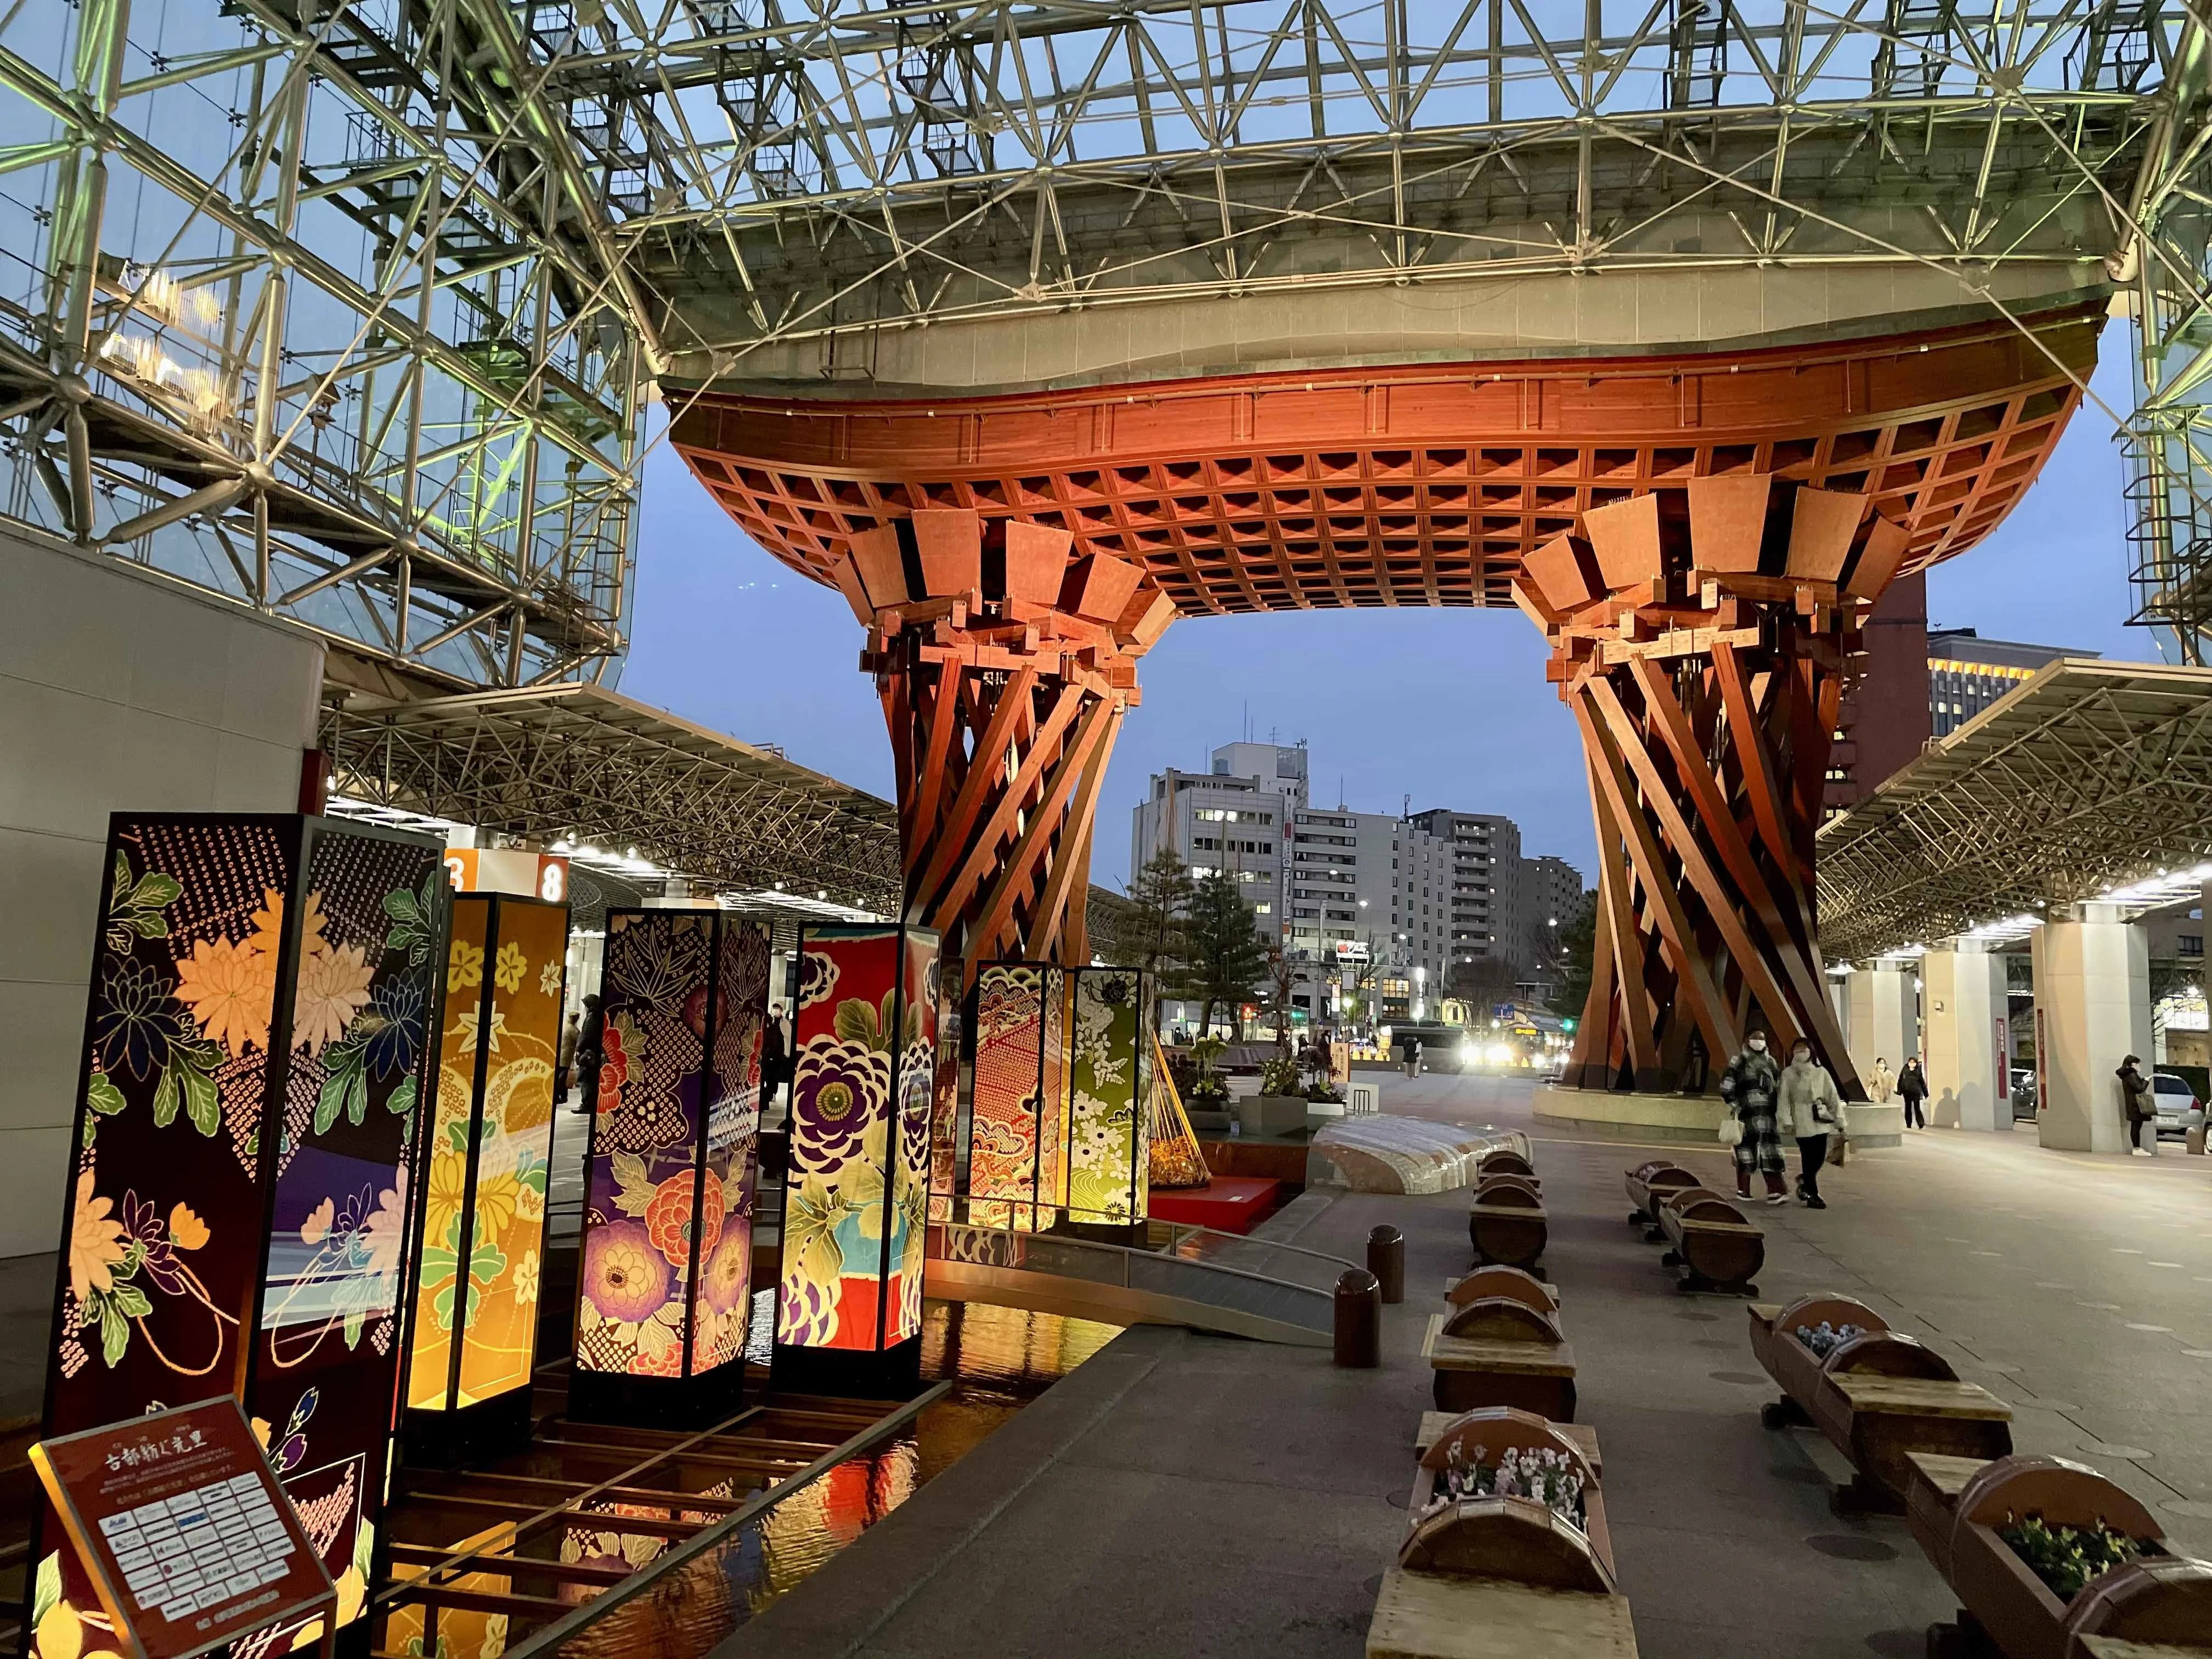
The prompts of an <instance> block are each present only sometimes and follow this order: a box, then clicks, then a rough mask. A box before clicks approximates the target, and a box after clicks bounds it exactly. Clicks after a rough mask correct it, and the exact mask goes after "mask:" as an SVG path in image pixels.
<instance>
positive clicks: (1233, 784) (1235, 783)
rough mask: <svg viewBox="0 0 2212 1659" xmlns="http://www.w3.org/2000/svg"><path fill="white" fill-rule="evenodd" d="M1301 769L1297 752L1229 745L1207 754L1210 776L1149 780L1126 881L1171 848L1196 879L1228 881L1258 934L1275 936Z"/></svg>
mask: <svg viewBox="0 0 2212 1659" xmlns="http://www.w3.org/2000/svg"><path fill="white" fill-rule="evenodd" d="M1305 762H1306V753H1305V750H1304V748H1301V747H1288V746H1278V745H1276V744H1261V743H1232V744H1225V745H1223V746H1222V747H1221V748H1219V749H1217V750H1214V751H1213V755H1212V761H1211V769H1210V770H1208V771H1206V772H1180V771H1176V770H1175V769H1172V768H1170V769H1169V770H1167V771H1165V772H1160V773H1155V774H1154V775H1153V776H1152V789H1151V792H1150V793H1148V794H1147V795H1146V799H1144V800H1142V801H1140V802H1139V803H1138V805H1137V810H1136V812H1135V814H1134V821H1133V824H1132V827H1131V835H1130V842H1129V871H1130V873H1131V875H1132V876H1133V875H1134V874H1135V873H1136V872H1138V871H1139V870H1141V869H1143V868H1144V867H1145V866H1146V864H1147V863H1149V862H1150V861H1151V860H1152V855H1153V854H1155V853H1157V852H1158V851H1159V849H1160V848H1162V847H1164V846H1165V847H1171V848H1174V849H1175V852H1176V855H1177V856H1178V857H1179V858H1181V859H1182V862H1183V865H1184V866H1185V867H1186V868H1188V870H1189V872H1191V874H1192V875H1193V876H1194V877H1199V876H1206V875H1211V874H1212V873H1213V872H1215V871H1217V870H1218V871H1222V872H1225V873H1226V874H1228V875H1229V876H1230V877H1231V878H1233V879H1234V880H1235V881H1236V883H1237V890H1238V891H1239V892H1240V893H1242V894H1243V896H1244V902H1246V903H1247V904H1249V905H1250V906H1251V907H1252V910H1253V913H1254V915H1256V916H1257V917H1258V918H1259V923H1260V927H1261V931H1263V932H1266V933H1271V934H1276V935H1279V934H1280V933H1281V932H1282V929H1283V925H1284V922H1285V910H1284V903H1283V891H1282V874H1283V870H1284V867H1285V860H1284V858H1283V853H1284V851H1285V842H1286V839H1287V837H1288V836H1289V832H1290V823H1291V814H1292V813H1293V812H1295V811H1297V809H1298V807H1299V806H1301V805H1304V801H1305V794H1306V765H1305ZM1242 768H1249V770H1243V769H1242Z"/></svg>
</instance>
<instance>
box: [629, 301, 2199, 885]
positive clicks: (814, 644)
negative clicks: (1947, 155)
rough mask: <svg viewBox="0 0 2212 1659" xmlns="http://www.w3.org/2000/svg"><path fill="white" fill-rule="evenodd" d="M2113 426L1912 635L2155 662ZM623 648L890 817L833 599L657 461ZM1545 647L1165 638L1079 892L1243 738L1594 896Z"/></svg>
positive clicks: (639, 689) (1352, 621)
mask: <svg viewBox="0 0 2212 1659" xmlns="http://www.w3.org/2000/svg"><path fill="white" fill-rule="evenodd" d="M2126 351H2127V337H2126V335H2125V334H2124V332H2123V331H2122V330H2121V329H2120V328H2118V327H2116V328H2113V329H2112V330H2110V331H2108V332H2107V333H2106V337H2105V358H2106V362H2105V363H2104V365H2103V366H2102V367H2101V368H2100V370H2099V372H2098V375H2097V378H2096V380H2095V381H2094V383H2093V386H2094V390H2095V391H2096V392H2098V393H2099V394H2100V396H2101V397H2102V398H2104V400H2105V401H2106V403H2107V404H2111V405H2112V407H2114V408H2117V409H2124V408H2125V407H2126V406H2127V405H2128V404H2129V402H2130V386H2129V374H2128V365H2127V362H2126ZM2123 483H2124V467H2123V463H2122V458H2121V455H2120V453H2119V450H2118V447H2117V446H2116V445H2115V444H2114V442H2113V441H2112V423H2111V422H2110V420H2109V419H2108V418H2107V417H2106V416H2105V415H2104V414H2103V413H2102V412H2101V411H2100V410H2098V409H2097V408H2095V407H2094V406H2093V405H2085V406H2084V407H2083V409H2082V410H2081V413H2080V414H2079V415H2077V416H2075V421H2074V422H2073V425H2072V426H2071V427H2070V428H2069V430H2068V431H2067V434H2066V435H2065V438H2064V439H2063V441H2062V442H2061V443H2060V445H2059V447H2058V450H2057V453H2056V455H2054V456H2053V458H2052V459H2051V465H2049V466H2048V467H2046V468H2045V471H2044V474H2043V477H2042V478H2041V480H2040V481H2039V483H2037V485H2036V487H2035V488H2034V489H2033V490H2032V491H2031V492H2030V493H2029V495H2027V499H2026V501H2024V502H2023V503H2022V504H2021V506H2020V507H2018V508H2016V509H2015V511H2014V513H2012V515H2011V516H2010V517H2009V518H2008V519H2007V520H2005V522H2004V523H2003V524H2002V526H1999V527H1998V529H1997V531H1996V533H1995V534H1993V535H1991V536H1990V538H1988V539H1987V540H1985V541H1984V543H1983V544H1981V545H1980V546H1979V547H1978V548H1976V549H1975V550H1973V551H1972V552H1971V553H1968V554H1966V555H1964V556H1961V557H1960V558H1957V559H1954V560H1952V561H1951V562H1948V563H1947V564H1944V565H1942V566H1940V567H1939V568H1937V569H1936V571H1935V572H1933V573H1932V574H1931V575H1930V577H1929V598H1928V610H1929V623H1930V625H1931V626H1935V625H1946V626H1954V627H1971V628H1975V629H1979V630H1980V631H1981V632H1982V633H1983V634H1984V635H1988V636H1990V637H1994V638H2001V639H2014V640H2027V641H2035V642H2038V643H2046V644H2052V645H2063V646H2069V647H2075V648H2077V649H2082V650H2088V651H2099V652H2102V653H2104V654H2106V656H2114V657H2133V658H2142V657H2150V656H2153V655H2154V654H2155V653H2154V648H2153V647H2152V644H2151V640H2150V636H2149V635H2148V634H2147V633H2146V632H2144V631H2143V630H2142V629H2136V628H2130V627H2128V626H2127V625H2126V617H2127V616H2128V613H2129V611H2130V609H2131V605H2130V592H2129V587H2128V580H2127V572H2128V560H2127V541H2126V502H2125V500H2124V495H2123V494H2122V489H2123ZM631 637H632V644H631V648H630V657H629V665H628V666H627V667H626V668H625V670H624V671H623V679H622V690H623V691H624V692H625V693H626V694H628V695H629V696H633V697H636V698H639V699H641V701H643V702H649V703H654V704H658V705H659V706H660V707H662V708H668V709H670V710H671V711H673V712H674V713H676V714H680V715H682V716H684V718H685V719H687V720H695V721H697V722H699V723H700V724H702V725H705V726H713V727H714V728H715V729H716V730H718V731H723V732H729V733H731V734H732V736H735V737H738V738H744V739H745V740H747V741H748V742H753V743H769V744H781V746H782V748H783V749H784V750H785V751H786V752H787V754H788V755H789V756H790V757H791V758H792V759H793V760H794V761H797V762H799V763H800V764H801V765H805V766H810V767H812V768H814V769H817V770H818V771H822V772H826V773H829V775H832V776H834V777H837V778H842V779H843V780H844V781H847V782H848V783H852V784H856V785H858V786H859V787H861V788H864V789H867V790H870V791H872V792H873V793H877V794H879V795H883V796H885V797H889V795H890V793H891V788H892V784H891V765H890V748H889V746H888V744H887V742H886V739H885V738H884V723H883V712H882V708H881V706H880V705H879V704H878V702H877V701H876V697H875V692H874V684H873V682H872V680H871V679H870V678H868V677H866V676H865V675H863V674H861V673H860V671H859V658H860V641H861V634H860V629H859V627H858V626H857V625H856V624H855V623H854V620H853V614H852V612H851V611H849V610H848V608H847V606H846V604H845V601H844V600H843V599H842V598H841V597H839V595H838V594H837V593H836V592H835V591H834V590H832V589H829V588H825V587H819V586H816V585H815V584H813V583H812V582H810V581H808V580H805V578H803V577H800V576H798V575H795V574H793V573H792V572H791V571H789V570H788V569H787V568H785V567H784V566H782V565H781V564H779V563H778V562H776V561H775V560H774V559H772V558H770V557H769V556H768V555H767V554H766V553H765V552H763V551H762V550H761V549H760V548H759V546H758V545H757V544H755V543H754V542H752V541H751V540H750V538H747V537H746V536H745V535H744V533H743V532H740V531H739V530H738V528H737V526H735V525H733V524H732V523H731V522H730V520H728V519H727V518H726V517H725V516H724V514H723V513H722V511H721V509H720V507H718V506H716V505H715V503H714V501H713V500H712V499H711V498H710V497H709V496H708V495H707V493H706V491H705V490H704V489H702V488H700V486H699V485H698V484H697V483H696V482H695V481H694V480H693V479H692V477H690V474H689V473H688V472H687V471H685V469H684V465H683V463H682V462H681V461H679V460H678V459H677V458H676V457H675V455H674V454H673V453H671V451H670V450H669V449H668V447H666V446H665V444H663V445H661V446H659V447H658V448H656V450H655V451H654V453H653V455H652V456H651V458H650V459H648V461H647V465H646V486H645V511H644V520H643V530H642V534H641V538H640V541H639V550H638V574H637V594H636V604H635V611H634V612H633V625H632V636H631ZM1544 659H1545V650H1544V646H1543V643H1542V641H1541V639H1540V638H1539V637H1538V635H1537V634H1536V631H1535V629H1533V628H1532V627H1530V626H1529V624H1528V622H1527V620H1526V619H1525V618H1523V617H1522V616H1521V614H1520V613H1519V612H1518V611H1303V612H1297V613H1295V614H1288V615H1282V616H1269V617H1208V618H1202V619H1198V620H1191V621H1183V622H1178V623H1176V624H1175V625H1174V626H1173V627H1171V628H1170V629H1168V632H1167V635H1166V637H1165V638H1164V639H1163V640H1162V641H1160V643H1159V644H1158V646H1157V647H1154V649H1153V650H1152V653H1151V654H1150V655H1148V656H1147V657H1146V658H1145V659H1144V660H1143V662H1142V663H1141V664H1140V665H1139V670H1138V673H1139V680H1140V681H1141V683H1142V684H1143V687H1144V702H1143V704H1142V706H1141V707H1139V708H1135V709H1133V710H1131V711H1130V714H1129V717H1128V719H1127V720H1126V721H1125V722H1124V723H1123V726H1122V729H1121V740H1120V743H1119V744H1118V745H1117V746H1116V748H1115V755H1114V760H1113V764H1112V766H1111V767H1110V768H1109V770H1108V772H1107V775H1106V784H1105V789H1104V793H1103V796H1102V797H1101V799H1100V804H1099V824H1098V836H1097V851H1096V854H1095V855H1094V858H1093V863H1092V869H1091V876H1092V879H1094V880H1096V881H1098V882H1100V883H1102V884H1104V885H1106V886H1109V887H1119V886H1120V885H1121V883H1122V881H1123V880H1124V879H1125V878H1126V877H1127V871H1128V861H1129V818H1130V809H1131V808H1132V807H1133V806H1134V805H1136V803H1137V802H1138V801H1139V799H1142V797H1143V795H1144V792H1145V788H1146V780H1147V779H1148V778H1149V777H1150V775H1152V773H1154V772H1156V771H1158V770H1161V769H1164V768H1165V767H1169V766H1180V767H1182V768H1184V769H1187V770H1196V771H1203V770H1204V769H1206V755H1207V753H1208V751H1209V750H1212V747H1213V746H1214V745H1215V744H1222V743H1229V742H1233V741H1235V740H1236V739H1237V738H1238V737H1239V736H1241V735H1243V734H1244V732H1245V730H1246V725H1247V721H1248V719H1249V731H1250V735H1252V736H1253V737H1255V738H1259V739H1261V740H1266V739H1267V738H1270V737H1272V738H1274V739H1275V740H1276V741H1279V742H1283V743H1289V742H1293V741H1295V740H1297V739H1298V738H1304V739H1305V740H1306V742H1307V744H1309V746H1310V752H1311V757H1312V777H1313V785H1312V787H1313V797H1314V800H1315V803H1316V805H1336V804H1337V803H1338V802H1339V800H1341V801H1342V802H1343V803H1344V804H1345V805H1349V806H1352V807H1355V808H1358V809H1359V810H1361V811H1375V812H1396V811H1401V810H1402V809H1403V808H1404V806H1405V805H1407V800H1406V798H1407V796H1409V795H1410V796H1411V797H1412V806H1413V810H1414V811H1421V810H1423V809H1424V808H1426V807H1431V806H1449V807H1454V808H1456V809H1458V810H1460V811H1472V812H1503V813H1504V814H1505V815H1506V816H1508V817H1511V818H1513V819H1515V820H1516V821H1517V822H1518V823H1519V824H1520V825H1521V833H1522V850H1523V851H1524V852H1526V853H1528V854H1538V853H1556V854H1559V855H1560V856H1561V857H1564V858H1565V859H1567V860H1570V861H1571V862H1572V863H1573V864H1574V865H1576V866H1577V867H1578V868H1579V869H1580V870H1581V871H1582V872H1583V877H1584V878H1585V880H1594V878H1595V877H1594V872H1595V839H1594V836H1593V834H1592V831H1591V828H1590V816H1589V790H1588V787H1587V786H1586V784H1585V782H1584V780H1583V769H1582V765H1581V760H1580V746H1579V744H1578V743H1577V739H1576V737H1575V732H1574V726H1573V722H1572V720H1571V719H1570V718H1569V717H1568V715H1567V713H1566V711H1565V708H1563V707H1562V706H1561V705H1560V703H1559V699H1558V697H1557V696H1556V694H1555V693H1554V692H1553V690H1552V688H1550V687H1548V686H1547V685H1546V684H1545V683H1544Z"/></svg>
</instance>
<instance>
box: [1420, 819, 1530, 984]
mask: <svg viewBox="0 0 2212 1659" xmlns="http://www.w3.org/2000/svg"><path fill="white" fill-rule="evenodd" d="M1412 822H1413V823H1414V824H1416V825H1417V826H1419V828H1420V829H1425V830H1426V831H1427V832H1428V833H1429V834H1430V835H1431V836H1435V837H1437V839H1438V840H1440V841H1443V842H1445V843H1446V844H1447V845H1449V847H1450V848H1451V849H1452V870H1451V901H1450V902H1451V915H1450V922H1451V936H1450V938H1449V939H1448V940H1447V941H1446V942H1445V943H1446V946H1447V952H1448V954H1447V958H1446V963H1445V967H1446V969H1447V974H1448V975H1449V969H1451V968H1454V967H1457V966H1461V965H1463V964H1467V963H1472V962H1473V961H1474V959H1475V958H1476V957H1481V956H1502V957H1505V958H1506V959H1507V960H1508V961H1510V963H1513V964H1514V965H1515V966H1516V967H1517V966H1519V965H1520V964H1521V963H1522V960H1523V958H1524V956H1525V953H1526V948H1527V947H1526V941H1525V938H1524V930H1523V926H1522V909H1523V904H1522V899H1523V894H1522V882H1521V826H1520V825H1518V824H1516V823H1514V822H1513V820H1512V819H1511V818H1509V817H1499V816H1498V814H1496V813H1494V812H1455V811H1452V810H1451V808H1449V807H1448V806H1438V807H1433V808H1431V810H1430V811H1425V812H1417V813H1415V814H1414V815H1413V819H1412Z"/></svg>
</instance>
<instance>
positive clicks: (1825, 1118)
mask: <svg viewBox="0 0 2212 1659" xmlns="http://www.w3.org/2000/svg"><path fill="white" fill-rule="evenodd" d="M1843 1116H1844V1097H1843V1096H1842V1094H1841V1093H1839V1092H1838V1090H1837V1088H1836V1079H1834V1078H1832V1077H1831V1076H1829V1075H1828V1068H1827V1067H1826V1066H1823V1065H1821V1064H1820V1061H1819V1060H1815V1059H1814V1058H1813V1045H1812V1044H1811V1043H1809V1042H1806V1041H1805V1039H1804V1038H1802V1037H1799V1038H1798V1039H1797V1041H1796V1042H1795V1043H1793V1044H1791V1045H1790V1064H1789V1065H1788V1066H1786V1067H1784V1070H1783V1073H1782V1079H1781V1081H1780V1083H1779V1084H1778V1085H1777V1086H1776V1089H1775V1094H1774V1127H1775V1128H1776V1130H1777V1132H1778V1133H1782V1134H1785V1135H1790V1136H1793V1137H1794V1138H1795V1139H1796V1142H1797V1165H1798V1170H1799V1173H1798V1176H1797V1201H1798V1202H1799V1203H1801V1204H1802V1205H1804V1206H1806V1208H1808V1209H1811V1210H1825V1209H1826V1208H1827V1207H1828V1201H1827V1200H1826V1199H1824V1198H1822V1197H1821V1196H1820V1166H1821V1165H1822V1164H1825V1163H1826V1162H1827V1161H1828V1137H1829V1136H1830V1135H1831V1134H1832V1133H1835V1128H1836V1126H1837V1125H1838V1123H1840V1122H1841V1121H1843Z"/></svg>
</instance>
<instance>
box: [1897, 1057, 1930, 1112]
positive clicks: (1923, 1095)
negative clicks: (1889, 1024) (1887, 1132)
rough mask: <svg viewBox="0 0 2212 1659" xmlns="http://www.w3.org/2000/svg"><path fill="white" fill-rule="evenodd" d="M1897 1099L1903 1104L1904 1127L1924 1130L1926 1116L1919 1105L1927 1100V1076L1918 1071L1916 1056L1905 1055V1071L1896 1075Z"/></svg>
mask: <svg viewBox="0 0 2212 1659" xmlns="http://www.w3.org/2000/svg"><path fill="white" fill-rule="evenodd" d="M1897 1097H1898V1098H1899V1100H1901V1101H1903V1102H1904V1103H1905V1127H1906V1128H1908V1129H1924V1128H1926V1127H1928V1114H1927V1113H1926V1112H1925V1111H1923V1109H1921V1104H1920V1103H1921V1102H1922V1101H1923V1100H1925V1099H1927V1098H1928V1075H1927V1073H1924V1072H1923V1071H1922V1070H1921V1069H1920V1058H1919V1056H1918V1055H1917V1054H1908V1055H1906V1056H1905V1069H1904V1070H1903V1071H1901V1072H1899V1073H1898V1074H1897Z"/></svg>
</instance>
